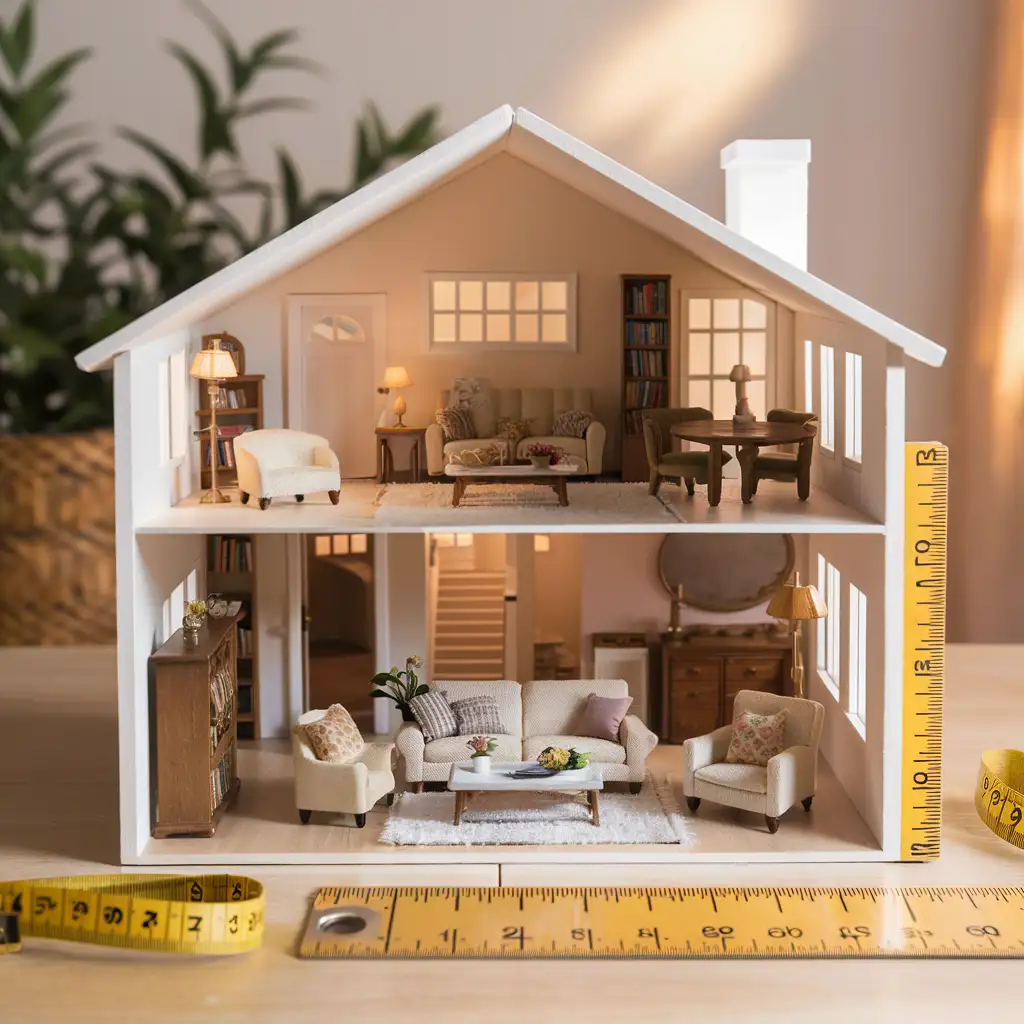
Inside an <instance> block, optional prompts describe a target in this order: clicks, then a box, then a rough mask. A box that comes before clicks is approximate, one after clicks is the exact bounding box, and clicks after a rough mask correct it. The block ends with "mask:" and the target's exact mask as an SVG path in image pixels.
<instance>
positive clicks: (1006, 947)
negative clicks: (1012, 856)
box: [299, 886, 1024, 960]
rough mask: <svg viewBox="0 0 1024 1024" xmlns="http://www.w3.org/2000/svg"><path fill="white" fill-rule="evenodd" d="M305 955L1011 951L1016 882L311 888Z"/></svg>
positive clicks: (1023, 903)
mask: <svg viewBox="0 0 1024 1024" xmlns="http://www.w3.org/2000/svg"><path fill="white" fill-rule="evenodd" d="M299 955H300V956H302V957H308V958H313V959H354V960H363V959H366V960H377V959H387V958H395V959H404V958H413V959H415V958H427V959H461V958H467V959H468V958H482V959H507V958H513V959H546V958H579V959H588V958H606V959H620V958H627V957H628V958H632V957H643V958H652V959H658V958H664V959H687V958H707V957H710V958H714V959H722V958H729V957H771V958H810V957H816V958H817V957H854V958H855V957H879V958H900V957H916V958H922V957H924V958H927V957H986V958H1000V957H1002V958H1020V957H1022V956H1024V889H1009V888H1006V889H1002V888H994V887H983V886H977V887H957V888H954V887H944V888H906V889H904V888H878V889H860V888H857V889H834V888H833V889H829V888H799V889H792V888H778V887H774V888H759V889H754V888H716V887H710V888H699V889H663V888H659V889H634V888H629V889H625V888H608V889H597V888H587V889H581V888H571V889H569V888H528V889H527V888H496V889H487V888H467V889H433V888H430V889H428V888H377V889H360V888H324V889H321V890H320V891H319V892H318V893H317V895H316V899H315V900H314V903H313V907H312V909H311V911H310V915H309V920H308V923H307V927H306V931H305V934H304V935H303V938H302V940H301V942H300V945H299Z"/></svg>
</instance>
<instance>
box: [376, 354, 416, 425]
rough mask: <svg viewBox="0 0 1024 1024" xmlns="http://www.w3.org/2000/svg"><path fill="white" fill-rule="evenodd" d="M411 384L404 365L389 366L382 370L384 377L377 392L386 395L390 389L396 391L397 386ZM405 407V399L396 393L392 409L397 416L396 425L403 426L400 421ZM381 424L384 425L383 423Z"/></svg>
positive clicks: (402, 386) (408, 385) (404, 386)
mask: <svg viewBox="0 0 1024 1024" xmlns="http://www.w3.org/2000/svg"><path fill="white" fill-rule="evenodd" d="M411 385H412V379H411V378H410V377H409V371H408V370H407V369H406V368H405V367H404V366H389V367H388V368H387V369H386V370H385V371H384V379H383V380H382V381H381V382H380V387H379V388H377V392H378V393H379V394H381V395H388V394H390V393H391V392H392V391H397V390H398V389H399V388H407V387H410V386H411ZM405 408H406V407H405V399H404V398H403V397H402V396H401V395H396V396H395V404H394V406H392V411H393V412H394V414H395V415H396V416H397V417H398V422H397V423H396V424H395V426H397V427H404V426H405V424H404V423H403V422H402V417H403V416H404V415H405ZM381 425H382V426H384V424H381Z"/></svg>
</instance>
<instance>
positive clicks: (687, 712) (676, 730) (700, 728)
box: [669, 693, 719, 743]
mask: <svg viewBox="0 0 1024 1024" xmlns="http://www.w3.org/2000/svg"><path fill="white" fill-rule="evenodd" d="M718 712H719V707H718V694H717V693H716V694H715V695H714V696H713V697H704V696H701V697H692V698H691V697H687V696H682V697H680V698H679V699H675V700H673V701H672V709H671V712H670V715H669V741H670V742H672V743H682V742H683V740H688V739H689V738H690V737H691V736H703V735H704V734H705V733H709V732H712V731H713V730H715V729H717V728H718Z"/></svg>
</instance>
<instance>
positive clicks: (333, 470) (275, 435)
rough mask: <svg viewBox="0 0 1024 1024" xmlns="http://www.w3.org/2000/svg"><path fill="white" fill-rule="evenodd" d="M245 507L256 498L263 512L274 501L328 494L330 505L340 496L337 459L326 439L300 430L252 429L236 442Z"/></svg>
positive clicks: (241, 435)
mask: <svg viewBox="0 0 1024 1024" xmlns="http://www.w3.org/2000/svg"><path fill="white" fill-rule="evenodd" d="M234 446H235V463H236V465H237V466H238V489H239V490H240V491H241V492H242V504H243V505H245V504H246V503H247V502H248V501H249V498H250V496H252V495H255V497H256V499H257V501H258V502H259V506H260V508H261V509H265V508H266V507H267V506H268V505H269V504H270V500H271V498H281V497H284V496H285V495H288V494H294V495H295V500H296V501H302V499H303V498H305V497H306V495H307V494H322V493H323V492H324V491H326V492H327V494H328V496H329V497H330V499H331V504H333V505H337V504H338V499H339V498H340V497H341V470H340V468H339V466H338V456H337V455H335V454H334V452H332V451H331V446H330V445H329V444H328V443H327V440H326V438H323V437H320V436H318V435H317V434H306V433H304V432H303V431H301V430H283V429H275V430H250V431H248V432H247V433H245V434H239V435H238V437H236V438H235V440H234Z"/></svg>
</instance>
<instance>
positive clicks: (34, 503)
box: [0, 430, 117, 646]
mask: <svg viewBox="0 0 1024 1024" xmlns="http://www.w3.org/2000/svg"><path fill="white" fill-rule="evenodd" d="M114 594H115V576H114V434H113V432H112V431H109V430H97V431H93V432H91V433H87V434H61V435H30V436H7V437H0V646H4V645H6V646H35V645H67V644H112V643H114V641H115V639H116V635H117V634H116V616H115V608H114Z"/></svg>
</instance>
